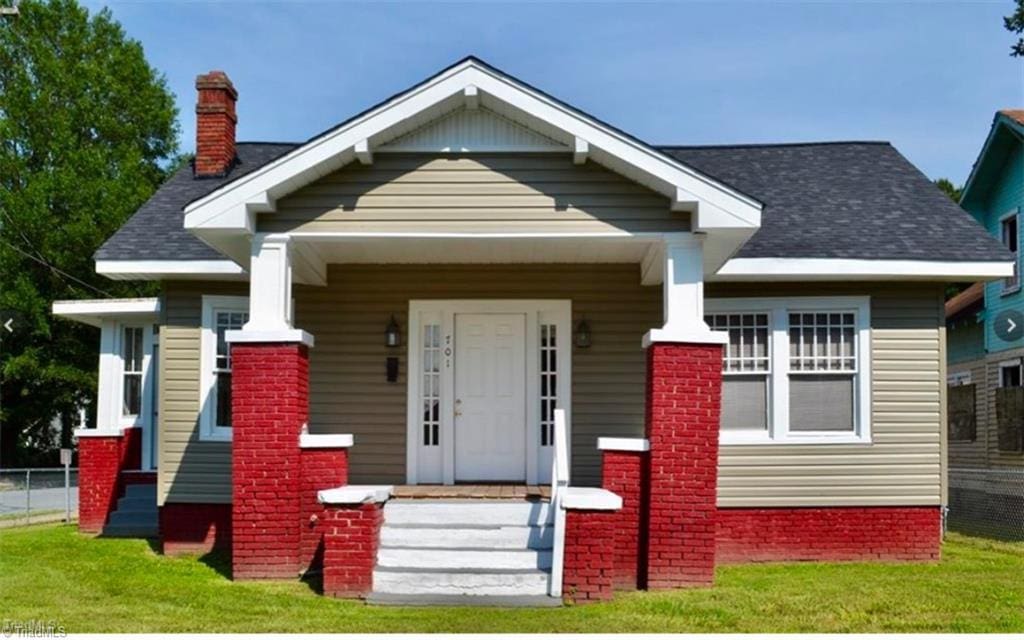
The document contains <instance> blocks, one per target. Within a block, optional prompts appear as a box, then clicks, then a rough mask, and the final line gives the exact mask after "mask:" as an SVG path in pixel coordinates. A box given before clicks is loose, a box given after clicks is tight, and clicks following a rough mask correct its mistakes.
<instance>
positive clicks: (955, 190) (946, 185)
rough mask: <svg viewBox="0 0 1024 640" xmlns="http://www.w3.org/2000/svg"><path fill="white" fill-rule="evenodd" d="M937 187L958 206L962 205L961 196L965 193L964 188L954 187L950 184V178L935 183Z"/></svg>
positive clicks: (940, 179)
mask: <svg viewBox="0 0 1024 640" xmlns="http://www.w3.org/2000/svg"><path fill="white" fill-rule="evenodd" d="M935 186H936V187H938V188H939V190H940V191H942V193H944V194H946V195H947V196H949V198H950V199H951V200H952V201H953V202H956V203H957V204H959V203H960V196H962V195H963V192H964V188H963V187H956V186H953V183H952V182H950V181H949V179H948V178H939V179H938V180H936V181H935Z"/></svg>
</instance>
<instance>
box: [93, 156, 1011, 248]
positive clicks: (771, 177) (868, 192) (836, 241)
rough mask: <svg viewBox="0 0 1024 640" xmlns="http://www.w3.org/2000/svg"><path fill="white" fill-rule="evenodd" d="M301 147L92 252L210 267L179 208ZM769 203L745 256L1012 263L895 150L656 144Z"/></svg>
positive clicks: (180, 177) (253, 165)
mask: <svg viewBox="0 0 1024 640" xmlns="http://www.w3.org/2000/svg"><path fill="white" fill-rule="evenodd" d="M296 146H299V145H298V144H285V143H255V142H253V143H239V144H238V147H237V150H238V157H239V164H238V165H237V166H236V167H235V168H234V169H233V170H232V171H231V173H230V174H229V175H228V176H226V177H224V178H219V179H202V180H196V179H193V178H192V172H191V169H190V168H189V167H184V168H182V169H181V170H179V171H178V172H177V173H175V174H174V175H173V176H172V177H171V178H170V179H169V180H168V181H167V182H166V183H165V184H164V185H163V186H162V187H160V189H159V190H158V191H157V192H156V193H155V194H154V195H153V197H152V198H151V199H150V200H149V201H148V202H147V203H146V204H144V205H143V206H142V207H141V208H140V209H139V210H138V212H136V213H135V215H134V216H132V218H131V219H130V220H129V221H128V222H127V223H126V224H125V225H124V226H123V227H122V228H121V229H120V230H119V231H118V232H117V233H115V234H114V235H113V236H112V237H111V238H110V239H109V240H107V242H106V243H104V245H103V246H102V247H100V249H99V251H97V252H96V256H95V257H96V258H97V259H101V260H211V259H217V258H222V257H223V256H221V255H220V254H219V253H218V252H217V251H215V250H214V249H212V248H210V247H209V246H207V245H206V244H204V243H203V242H201V241H199V240H198V239H196V238H195V237H194V236H192V235H191V234H190V233H189V232H187V231H185V229H184V228H183V216H184V214H183V208H184V206H185V205H186V204H187V203H189V202H191V201H193V200H196V199H198V198H200V197H202V196H204V195H206V194H207V193H210V192H211V191H213V190H214V189H216V188H217V187H220V186H221V185H223V184H226V183H228V182H230V181H232V180H234V179H236V178H238V177H240V176H243V175H245V174H246V173H249V172H250V171H253V170H254V169H257V168H259V167H260V166H262V165H264V164H266V163H268V162H270V161H271V160H274V159H275V158H278V157H280V156H281V155H283V154H285V153H287V152H288V151H291V150H292V149H294V148H295V147H296ZM660 149H661V150H662V151H663V152H664V153H666V154H668V155H669V156H672V157H674V158H676V159H678V160H680V161H681V162H683V163H685V164H687V165H689V166H691V167H693V168H694V169H696V170H698V171H700V172H702V173H705V174H707V175H709V176H712V177H714V178H716V179H718V180H721V181H722V182H724V183H727V184H729V185H731V186H733V187H734V188H736V189H738V190H740V191H742V192H743V193H746V194H748V195H750V196H752V197H754V198H756V199H758V200H759V201H761V202H762V203H764V213H763V216H762V220H761V223H762V226H761V229H760V230H759V231H758V232H757V233H756V234H754V236H753V238H751V240H750V241H749V242H748V243H747V244H746V245H745V246H744V247H743V248H742V249H740V252H739V253H738V254H737V255H738V257H743V258H764V257H791V258H850V259H876V260H883V259H901V260H943V261H994V260H1003V259H1008V254H1006V253H1005V251H1004V250H1003V248H1002V246H1001V245H1000V244H999V243H998V242H997V241H996V240H995V239H994V238H992V237H991V236H989V235H988V234H987V233H985V231H984V230H983V229H982V228H981V227H980V226H978V225H977V223H975V222H974V220H973V219H972V218H971V217H970V216H969V215H968V214H967V213H966V212H964V211H963V210H962V209H960V207H958V206H957V205H956V204H954V203H953V202H952V201H951V200H949V198H947V197H946V196H945V195H944V194H943V193H942V192H941V191H939V190H938V189H937V188H936V187H935V186H934V185H933V184H932V183H931V181H929V180H928V178H926V177H925V176H924V175H923V174H922V173H921V172H920V171H918V170H917V168H916V167H914V165H912V164H911V163H910V162H909V161H908V160H907V159H906V158H904V157H903V156H902V155H900V153H899V152H898V151H896V150H895V149H894V148H893V147H892V146H891V145H889V144H887V143H880V142H837V143H810V144H777V145H745V146H744V145H737V146H700V147H683V146H678V147H677V146H672V147H660Z"/></svg>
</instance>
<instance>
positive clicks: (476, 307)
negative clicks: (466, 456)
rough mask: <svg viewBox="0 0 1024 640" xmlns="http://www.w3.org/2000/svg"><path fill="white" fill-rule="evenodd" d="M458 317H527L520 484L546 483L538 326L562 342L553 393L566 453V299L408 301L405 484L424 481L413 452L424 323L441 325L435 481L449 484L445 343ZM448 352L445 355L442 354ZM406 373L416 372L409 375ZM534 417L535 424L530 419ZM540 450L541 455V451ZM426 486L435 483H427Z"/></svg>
mask: <svg viewBox="0 0 1024 640" xmlns="http://www.w3.org/2000/svg"><path fill="white" fill-rule="evenodd" d="M461 313H523V314H525V315H526V318H527V328H526V407H527V416H528V418H527V425H526V438H527V439H526V482H527V483H528V484H538V483H540V482H543V481H546V480H544V478H546V477H547V474H548V472H549V470H550V469H549V465H550V462H549V461H550V457H549V454H550V450H551V447H542V446H541V444H540V428H539V424H538V420H537V419H539V417H540V337H539V334H540V324H541V322H544V323H545V324H554V325H556V326H557V329H556V331H557V332H558V334H559V335H560V336H565V339H559V341H558V347H557V354H558V355H557V358H558V392H557V396H558V398H559V401H560V402H559V407H560V408H562V409H565V418H566V424H567V425H569V429H568V432H569V433H568V434H567V435H568V436H569V451H570V452H571V451H572V419H571V418H572V303H571V301H569V300H471V299H470V300H461V299H457V300H410V301H409V323H408V326H407V327H406V336H407V337H408V339H407V341H406V344H407V349H408V351H407V363H408V364H407V371H408V372H410V373H409V375H407V376H406V394H407V397H406V408H407V413H406V482H408V483H409V484H418V483H421V482H424V481H425V480H424V479H422V478H421V477H420V475H421V474H420V470H419V459H418V457H419V453H420V446H419V445H420V442H421V440H422V438H421V435H422V434H421V431H420V417H421V416H420V413H419V407H420V401H421V399H420V382H421V379H422V376H421V375H419V374H418V373H419V372H420V371H421V370H422V366H423V363H422V356H423V350H422V344H421V341H422V331H423V325H424V324H428V323H437V322H438V321H439V322H440V324H441V344H442V347H443V350H442V357H443V363H442V366H441V412H440V415H441V445H440V447H441V456H442V463H441V469H442V476H441V482H442V483H444V484H446V485H450V484H454V483H455V424H454V423H455V419H454V413H453V412H452V407H453V403H454V388H455V377H454V368H453V367H452V366H451V364H452V359H453V358H454V346H453V343H452V342H451V341H450V340H449V338H453V336H454V331H455V315H456V314H461ZM447 349H450V350H451V353H448V352H447V351H446V350H447ZM411 372H417V374H416V375H413V374H412V373H411ZM534 417H535V418H536V419H534ZM545 450H546V451H545ZM431 481H435V482H436V480H435V479H432V480H431Z"/></svg>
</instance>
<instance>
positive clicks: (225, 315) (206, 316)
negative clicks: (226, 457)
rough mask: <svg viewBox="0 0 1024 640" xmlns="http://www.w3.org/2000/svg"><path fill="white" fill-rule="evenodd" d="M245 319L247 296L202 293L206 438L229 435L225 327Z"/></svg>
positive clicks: (237, 325) (228, 365)
mask: <svg viewBox="0 0 1024 640" xmlns="http://www.w3.org/2000/svg"><path fill="white" fill-rule="evenodd" d="M248 321H249V300H248V298H244V297H234V296H203V327H202V358H201V360H202V363H201V366H202V371H201V372H200V373H201V384H200V402H201V405H200V406H201V407H202V409H201V421H202V430H201V434H202V437H203V439H207V440H229V439H230V438H231V349H230V347H231V345H229V344H228V342H227V340H226V334H227V332H228V331H233V330H236V329H241V328H242V326H243V325H244V324H245V323H246V322H248Z"/></svg>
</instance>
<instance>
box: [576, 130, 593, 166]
mask: <svg viewBox="0 0 1024 640" xmlns="http://www.w3.org/2000/svg"><path fill="white" fill-rule="evenodd" d="M589 155H590V144H589V143H588V142H587V141H586V140H584V139H583V138H580V137H579V136H577V137H575V138H573V143H572V163H573V164H586V162H587V156H589Z"/></svg>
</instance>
